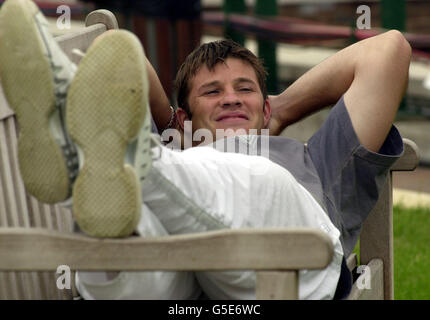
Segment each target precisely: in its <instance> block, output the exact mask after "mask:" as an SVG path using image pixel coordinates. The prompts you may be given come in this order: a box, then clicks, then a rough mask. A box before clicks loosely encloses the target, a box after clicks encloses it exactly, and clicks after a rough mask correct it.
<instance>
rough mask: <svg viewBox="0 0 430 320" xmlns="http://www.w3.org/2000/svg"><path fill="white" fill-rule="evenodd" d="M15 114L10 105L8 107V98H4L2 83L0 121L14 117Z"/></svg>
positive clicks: (0, 90) (0, 87)
mask: <svg viewBox="0 0 430 320" xmlns="http://www.w3.org/2000/svg"><path fill="white" fill-rule="evenodd" d="M0 80H1V79H0ZM14 114H15V113H14V112H13V110H12V109H11V108H10V107H9V105H8V103H7V101H6V97H5V96H4V93H3V88H2V86H1V83H0V121H1V120H3V119H6V118H8V117H10V116H12V115H14Z"/></svg>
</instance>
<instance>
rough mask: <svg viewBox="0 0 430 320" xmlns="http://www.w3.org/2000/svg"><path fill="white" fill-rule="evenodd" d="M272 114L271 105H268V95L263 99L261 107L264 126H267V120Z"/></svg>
mask: <svg viewBox="0 0 430 320" xmlns="http://www.w3.org/2000/svg"><path fill="white" fill-rule="evenodd" d="M271 116H272V107H271V105H270V100H269V97H267V98H266V100H265V101H264V107H263V117H264V128H268V127H269V121H270V118H271Z"/></svg>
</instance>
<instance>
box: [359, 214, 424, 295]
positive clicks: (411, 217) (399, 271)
mask: <svg viewBox="0 0 430 320" xmlns="http://www.w3.org/2000/svg"><path fill="white" fill-rule="evenodd" d="M393 211H394V217H393V219H394V220H393V224H394V298H395V299H396V300H423V299H426V300H429V299H430V208H413V209H410V208H404V207H401V206H394V210H393ZM359 246H360V244H359V243H357V246H356V248H355V249H354V252H355V253H357V256H358V258H359ZM358 261H360V260H358Z"/></svg>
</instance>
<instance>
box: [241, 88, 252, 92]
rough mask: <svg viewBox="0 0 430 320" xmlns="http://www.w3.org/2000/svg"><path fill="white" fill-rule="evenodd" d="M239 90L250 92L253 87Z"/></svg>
mask: <svg viewBox="0 0 430 320" xmlns="http://www.w3.org/2000/svg"><path fill="white" fill-rule="evenodd" d="M239 91H242V92H250V91H252V89H251V88H248V87H246V88H240V89H239Z"/></svg>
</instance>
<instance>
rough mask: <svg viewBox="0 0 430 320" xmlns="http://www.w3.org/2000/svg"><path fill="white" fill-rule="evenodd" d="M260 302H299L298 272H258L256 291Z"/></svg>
mask: <svg viewBox="0 0 430 320" xmlns="http://www.w3.org/2000/svg"><path fill="white" fill-rule="evenodd" d="M255 294H256V297H257V299H258V300H297V299H298V298H299V280H298V272H297V271H258V272H257V286H256V291H255Z"/></svg>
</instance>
